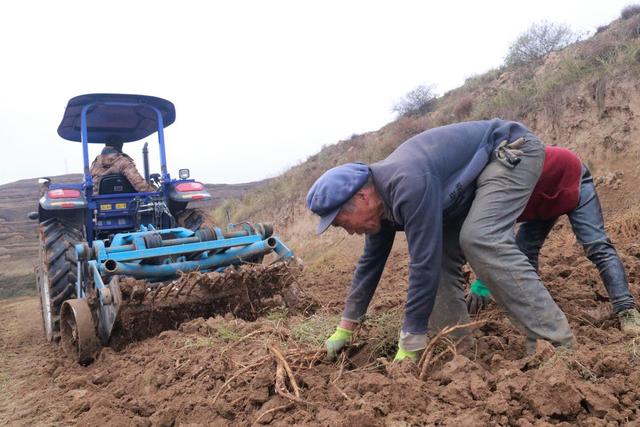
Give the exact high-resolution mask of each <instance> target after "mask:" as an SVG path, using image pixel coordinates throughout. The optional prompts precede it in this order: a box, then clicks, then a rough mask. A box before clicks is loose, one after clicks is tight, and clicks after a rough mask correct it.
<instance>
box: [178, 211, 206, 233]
mask: <svg viewBox="0 0 640 427" xmlns="http://www.w3.org/2000/svg"><path fill="white" fill-rule="evenodd" d="M176 222H177V223H178V226H180V227H184V228H188V229H189V230H192V231H198V230H199V229H200V227H202V226H203V225H208V226H209V227H213V226H214V224H213V220H212V219H211V217H210V216H209V214H207V213H206V212H205V211H204V209H199V208H186V209H184V210H182V211H181V212H179V213H178V214H177V215H176Z"/></svg>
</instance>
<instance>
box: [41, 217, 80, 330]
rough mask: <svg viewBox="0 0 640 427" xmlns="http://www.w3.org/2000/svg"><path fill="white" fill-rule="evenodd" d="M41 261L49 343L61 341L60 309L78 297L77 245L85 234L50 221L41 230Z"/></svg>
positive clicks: (43, 317) (44, 308)
mask: <svg viewBox="0 0 640 427" xmlns="http://www.w3.org/2000/svg"><path fill="white" fill-rule="evenodd" d="M38 236H39V239H40V245H39V260H38V265H37V267H36V286H37V288H38V294H39V296H40V309H41V312H42V323H43V326H44V332H45V337H46V339H47V341H52V342H53V341H56V342H57V341H58V340H59V339H60V310H61V308H62V303H63V302H64V301H65V300H68V299H70V298H75V297H76V279H77V266H78V259H77V257H76V251H75V245H76V244H77V243H80V242H82V241H83V233H82V231H81V230H78V229H77V228H75V227H74V226H73V225H71V224H69V223H67V222H65V221H63V220H61V219H59V218H50V219H48V220H46V221H43V222H41V223H40V226H39V227H38Z"/></svg>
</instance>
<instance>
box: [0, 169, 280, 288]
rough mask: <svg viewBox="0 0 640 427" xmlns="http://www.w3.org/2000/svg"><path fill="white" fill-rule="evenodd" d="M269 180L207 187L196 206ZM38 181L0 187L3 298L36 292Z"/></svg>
mask: <svg viewBox="0 0 640 427" xmlns="http://www.w3.org/2000/svg"><path fill="white" fill-rule="evenodd" d="M51 178H52V180H53V182H59V183H67V182H76V183H77V182H82V175H81V174H69V175H60V176H54V177H51ZM267 182H268V180H263V181H257V182H249V183H244V184H205V185H206V187H207V190H208V191H209V193H210V194H211V196H212V197H211V200H209V201H207V202H199V203H194V204H193V205H194V206H195V207H202V208H205V209H214V208H215V207H217V206H218V205H219V204H220V203H221V202H222V201H223V200H229V199H237V198H239V197H241V196H242V195H243V194H244V193H246V192H247V191H249V190H251V189H253V188H255V187H259V186H261V185H264V184H265V183H267ZM38 188H39V186H38V180H37V178H31V179H23V180H20V181H16V182H12V183H9V184H4V185H0V298H6V297H9V296H16V295H28V294H33V293H34V292H35V278H34V276H33V266H34V265H35V260H36V258H37V256H38V247H37V244H38V240H37V235H36V222H35V221H31V220H29V219H28V218H27V214H28V213H29V212H32V211H35V210H37V204H38V197H39V189H38Z"/></svg>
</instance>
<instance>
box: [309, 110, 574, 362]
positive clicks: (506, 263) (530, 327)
mask: <svg viewBox="0 0 640 427" xmlns="http://www.w3.org/2000/svg"><path fill="white" fill-rule="evenodd" d="M543 163H544V146H543V145H542V143H541V142H540V141H539V140H538V139H537V138H536V136H535V135H533V134H532V133H531V132H530V131H529V130H528V129H527V128H526V127H525V126H524V125H522V124H521V123H517V122H510V121H505V120H500V119H493V120H487V121H477V122H465V123H458V124H453V125H448V126H443V127H438V128H434V129H430V130H427V131H425V132H423V133H421V134H418V135H416V136H414V137H412V138H410V139H409V140H407V141H406V142H405V143H403V144H402V145H400V146H399V147H398V148H397V149H396V150H395V151H394V152H393V153H391V154H390V155H389V157H387V158H386V159H384V160H382V161H380V162H377V163H374V164H372V165H370V166H368V165H365V164H362V163H349V164H345V165H342V166H338V167H336V168H333V169H330V170H329V171H327V172H325V173H324V174H323V175H322V176H321V177H320V178H318V180H317V181H316V182H315V183H314V184H313V186H312V187H311V189H310V190H309V193H308V195H307V206H308V207H309V208H310V209H311V210H312V211H313V212H314V213H316V214H317V215H319V216H320V223H319V226H318V230H317V231H318V232H319V233H321V232H323V231H324V230H326V229H327V228H328V227H329V226H330V225H334V226H337V227H342V228H344V229H345V230H346V231H347V232H348V233H350V234H353V233H358V234H365V235H366V237H365V246H364V253H363V254H362V256H361V257H360V260H359V261H358V265H357V267H356V271H355V273H354V276H353V281H352V284H351V290H350V292H349V294H348V296H347V301H346V306H345V309H344V312H343V314H342V320H341V321H340V324H339V325H338V328H337V329H336V332H335V333H334V334H333V335H332V337H331V338H330V339H329V340H327V352H328V354H329V355H330V356H331V355H335V353H336V352H337V351H338V350H340V349H341V348H342V347H343V346H344V345H345V343H346V342H347V341H348V340H349V339H350V337H351V334H352V331H353V329H354V328H355V327H356V325H357V324H358V322H360V320H361V319H362V317H363V316H364V314H365V313H366V311H367V308H368V306H369V303H370V301H371V298H372V297H373V294H374V292H375V290H376V287H377V285H378V282H379V280H380V276H381V274H382V271H383V269H384V265H385V263H386V260H387V257H388V255H389V252H390V251H391V246H392V245H393V240H394V236H395V233H396V232H397V231H404V233H405V234H406V238H407V243H408V246H409V257H410V261H409V289H408V294H407V303H406V306H405V312H404V320H403V324H402V329H401V331H400V338H399V342H398V344H399V346H398V347H399V349H398V353H397V354H396V360H402V359H404V358H406V357H410V358H412V359H415V358H416V357H417V351H419V350H421V349H423V348H424V347H425V346H426V340H427V325H428V321H429V316H430V314H431V311H432V309H433V306H434V302H435V299H436V293H437V291H438V285H439V286H440V288H447V289H448V290H449V291H450V292H449V293H448V295H451V298H450V299H449V300H448V301H447V310H448V311H449V312H450V313H451V317H452V318H456V319H459V320H463V319H466V318H468V313H467V306H466V304H465V300H464V287H465V282H464V277H463V275H462V269H461V267H462V264H463V263H464V262H465V256H466V259H467V260H468V262H469V263H470V264H471V266H472V268H473V269H474V270H475V271H476V272H477V273H478V276H479V277H482V278H483V279H484V280H485V281H486V285H487V287H488V288H489V289H490V290H491V292H492V294H493V296H494V298H495V299H496V300H497V301H498V302H499V303H500V304H502V306H504V307H505V308H506V310H507V311H508V312H509V314H510V315H511V318H512V319H514V320H515V321H516V323H517V324H518V326H520V327H521V328H522V330H523V331H524V332H525V334H526V335H527V337H528V340H529V342H530V343H533V344H534V345H535V340H537V339H545V340H548V341H550V342H551V343H552V344H554V345H556V346H562V345H570V344H571V342H572V340H573V335H572V333H571V329H570V328H569V324H568V322H567V319H566V317H565V315H564V314H563V313H562V311H561V310H560V308H559V307H558V306H557V305H556V303H555V302H554V301H553V299H552V298H551V295H550V294H549V292H548V291H547V289H546V288H545V287H544V286H543V284H542V282H541V281H540V278H539V276H538V273H537V272H536V270H535V269H534V268H533V267H532V266H531V264H530V263H529V261H528V259H527V257H526V256H525V255H524V254H523V253H522V251H521V250H520V249H519V248H518V245H517V244H516V241H515V235H514V232H513V228H514V224H515V222H516V220H517V218H518V217H519V216H520V215H521V213H522V211H523V210H524V208H525V206H526V204H527V201H528V200H529V197H530V196H531V193H532V191H533V188H534V187H535V185H536V182H537V181H538V177H539V175H540V173H541V171H542V166H543ZM463 254H464V255H463Z"/></svg>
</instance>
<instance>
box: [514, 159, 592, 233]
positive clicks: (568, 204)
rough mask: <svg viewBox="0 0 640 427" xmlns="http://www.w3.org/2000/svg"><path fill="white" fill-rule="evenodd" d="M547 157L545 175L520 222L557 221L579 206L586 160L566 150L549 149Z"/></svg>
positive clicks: (543, 173) (539, 181) (540, 180)
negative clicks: (583, 164) (583, 168)
mask: <svg viewBox="0 0 640 427" xmlns="http://www.w3.org/2000/svg"><path fill="white" fill-rule="evenodd" d="M544 153H545V158H544V166H543V167H542V173H541V174H540V178H539V179H538V183H537V184H536V186H535V188H534V189H533V193H532V194H531V197H530V198H529V202H528V203H527V206H526V207H525V209H524V212H522V215H520V217H519V218H518V222H524V221H531V220H536V219H543V220H547V219H552V218H557V217H559V216H560V215H564V214H567V213H569V212H571V211H573V210H574V209H575V208H576V207H577V206H578V201H579V199H580V180H581V178H582V160H580V158H579V157H578V156H577V155H576V154H575V153H573V152H572V151H570V150H568V149H566V148H562V147H545V149H544Z"/></svg>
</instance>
